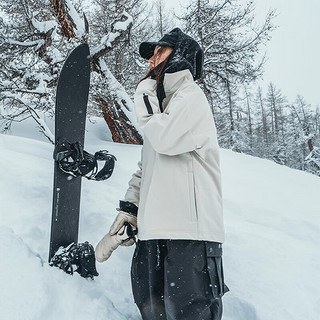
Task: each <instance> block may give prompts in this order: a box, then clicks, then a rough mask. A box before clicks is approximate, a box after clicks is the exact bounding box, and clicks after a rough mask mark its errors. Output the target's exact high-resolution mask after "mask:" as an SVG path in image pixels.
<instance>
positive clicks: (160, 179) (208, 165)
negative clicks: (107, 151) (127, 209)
mask: <svg viewBox="0 0 320 320" xmlns="http://www.w3.org/2000/svg"><path fill="white" fill-rule="evenodd" d="M155 85H156V81H155V80H152V79H146V80H143V81H142V82H141V83H140V84H139V85H138V87H137V89H136V93H135V97H134V100H135V110H136V115H137V119H138V124H139V127H140V128H141V130H142V131H143V133H144V144H143V147H142V156H141V161H140V162H139V164H138V165H139V170H138V171H137V172H136V173H135V174H133V176H132V179H131V180H130V181H129V188H128V190H127V192H126V195H125V199H124V201H129V202H131V203H134V204H135V205H136V206H138V238H139V239H140V240H150V239H188V240H206V241H215V242H220V243H223V242H224V239H225V233H224V226H223V216H222V196H221V179H220V168H219V147H218V142H217V135H216V128H215V124H214V120H213V116H212V113H211V110H210V107H209V104H208V102H207V99H206V97H205V95H204V93H203V92H202V90H201V89H200V88H199V87H198V85H197V84H196V83H195V82H194V81H193V77H192V75H191V73H190V71H189V70H182V71H178V72H175V73H168V74H165V78H164V89H165V92H166V98H165V100H164V102H163V107H164V112H163V113H161V112H160V110H159V103H158V98H157V95H156V90H155Z"/></svg>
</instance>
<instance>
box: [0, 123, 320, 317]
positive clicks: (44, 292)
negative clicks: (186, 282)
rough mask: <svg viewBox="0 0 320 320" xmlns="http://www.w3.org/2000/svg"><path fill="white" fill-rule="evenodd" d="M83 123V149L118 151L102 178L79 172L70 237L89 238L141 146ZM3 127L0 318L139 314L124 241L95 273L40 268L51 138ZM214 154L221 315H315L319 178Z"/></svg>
mask: <svg viewBox="0 0 320 320" xmlns="http://www.w3.org/2000/svg"><path fill="white" fill-rule="evenodd" d="M48 126H49V127H51V126H52V123H50V121H49V122H48ZM87 128H88V132H87V137H86V146H85V147H86V149H87V150H88V151H89V152H94V151H97V150H100V149H107V150H109V151H110V152H111V153H113V154H114V155H115V156H116V157H117V159H118V161H117V164H116V169H115V172H114V174H113V176H112V177H111V178H110V179H109V180H107V181H105V182H95V181H87V180H83V188H82V203H81V217H80V234H79V241H80V242H83V241H86V240H88V241H89V242H91V243H92V244H93V245H96V244H97V242H98V241H99V240H100V238H101V237H102V236H103V235H104V233H105V232H107V230H108V229H109V226H110V224H111V222H112V221H113V219H114V216H115V214H116V212H115V207H117V205H118V200H119V199H121V198H122V196H123V194H124V192H125V190H126V187H127V182H128V180H129V179H130V177H131V174H132V173H133V172H134V171H135V170H136V169H137V165H136V163H137V161H138V160H139V157H140V150H141V147H139V146H132V145H122V144H116V143H112V142H110V141H108V140H110V135H109V132H108V130H107V129H106V127H105V126H103V125H102V122H101V123H100V122H99V121H97V122H96V123H95V124H92V123H89V125H88V127H87ZM12 134H15V136H13V135H4V134H1V135H0V150H1V153H0V177H1V178H0V252H1V258H0V283H1V288H0V317H1V319H33V320H37V319H39V320H40V319H41V320H42V319H62V320H63V319H74V318H76V319H78V320H79V319H86V320H89V319H90V320H91V319H93V320H95V319H97V320H100V319H101V320H102V319H104V320H118V319H119V320H130V319H131V320H138V319H140V316H139V314H138V311H137V309H136V307H135V305H134V302H133V297H132V294H131V286H130V260H131V256H132V253H133V249H134V248H133V247H130V248H122V247H121V248H119V250H117V251H116V252H114V254H113V255H112V257H111V258H110V260H108V261H107V262H106V263H103V264H98V265H97V269H98V272H99V273H100V276H99V277H97V278H96V279H95V280H94V281H91V280H87V279H83V278H81V277H80V276H79V275H74V276H70V275H67V274H64V273H63V272H62V271H60V270H58V269H56V268H51V267H49V266H48V263H47V256H48V249H49V238H50V222H51V199H52V184H53V182H52V173H53V162H52V151H53V146H52V145H51V144H50V143H48V142H46V141H45V138H43V137H42V136H40V135H39V133H38V132H37V130H36V129H32V126H31V125H30V123H29V124H28V123H27V122H26V123H25V124H20V126H19V131H17V130H16V128H15V127H14V128H13V129H12ZM18 135H20V136H18ZM26 135H28V137H29V138H23V137H21V136H26ZM39 137H40V138H39ZM40 140H42V141H40ZM221 153H222V154H221V164H222V174H223V191H224V207H225V224H226V231H227V241H226V243H225V245H224V265H225V280H226V283H227V284H228V286H229V287H230V289H231V291H230V292H229V293H228V294H226V295H225V297H224V310H225V311H224V312H225V313H224V318H223V319H224V320H258V319H259V320H270V319H277V320H301V319H308V320H316V319H318V315H319V314H320V307H319V306H320V291H319V284H320V276H319V270H320V257H319V254H318V252H319V246H320V236H319V235H320V222H319V213H320V209H319V205H318V202H319V200H318V199H319V190H320V179H319V178H318V177H316V176H312V175H310V174H308V173H305V172H300V171H296V170H293V169H288V168H286V167H283V166H280V165H277V164H274V163H272V162H270V161H267V160H261V159H257V158H254V157H250V156H246V155H241V154H236V153H234V152H232V151H229V150H222V152H221Z"/></svg>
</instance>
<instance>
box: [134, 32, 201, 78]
mask: <svg viewBox="0 0 320 320" xmlns="http://www.w3.org/2000/svg"><path fill="white" fill-rule="evenodd" d="M157 45H160V46H169V47H172V48H173V52H172V54H171V55H170V58H169V60H168V62H167V65H166V67H165V68H164V70H163V73H173V72H177V71H181V70H184V69H189V70H190V72H191V74H192V76H193V79H194V80H197V79H200V78H201V76H202V73H203V51H202V49H201V47H200V45H199V44H198V42H197V41H195V40H194V39H193V38H191V37H190V36H188V35H187V34H185V33H184V32H182V31H181V29H179V28H175V29H173V30H171V31H170V32H169V33H166V34H165V35H164V36H163V37H162V38H161V39H160V40H159V41H158V42H142V43H141V45H140V47H139V53H140V55H141V56H142V57H143V58H145V59H150V58H151V57H152V56H153V52H154V49H155V47H156V46H157Z"/></svg>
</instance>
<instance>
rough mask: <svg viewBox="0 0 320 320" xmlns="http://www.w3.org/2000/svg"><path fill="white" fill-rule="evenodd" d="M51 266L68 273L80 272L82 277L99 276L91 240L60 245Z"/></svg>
mask: <svg viewBox="0 0 320 320" xmlns="http://www.w3.org/2000/svg"><path fill="white" fill-rule="evenodd" d="M49 264H50V266H55V267H58V268H59V269H62V270H63V271H64V272H66V273H68V274H74V273H75V272H78V273H79V274H80V275H81V277H84V278H91V279H92V280H93V277H94V276H98V275H99V273H98V272H97V269H96V261H95V256H94V249H93V247H92V245H91V244H90V243H89V242H87V241H86V242H84V243H77V244H75V243H71V244H70V245H69V246H67V247H65V248H64V247H60V248H59V249H58V251H57V252H56V253H55V255H54V256H53V257H52V259H51V261H50V263H49Z"/></svg>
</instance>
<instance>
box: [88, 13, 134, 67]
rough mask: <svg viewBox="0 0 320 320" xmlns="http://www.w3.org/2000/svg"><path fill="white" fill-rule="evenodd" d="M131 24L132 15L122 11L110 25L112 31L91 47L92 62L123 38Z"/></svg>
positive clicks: (95, 61)
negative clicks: (118, 17) (117, 18)
mask: <svg viewBox="0 0 320 320" xmlns="http://www.w3.org/2000/svg"><path fill="white" fill-rule="evenodd" d="M132 24H133V19H132V17H131V16H130V15H129V14H128V13H127V12H125V11H124V12H123V14H122V16H121V17H120V19H119V20H117V21H115V22H114V23H113V25H112V26H111V30H112V31H111V32H110V33H109V34H108V35H106V36H104V37H103V38H102V39H101V42H100V44H99V45H97V46H96V47H94V48H93V49H91V57H92V60H93V62H94V63H98V61H99V58H100V57H101V56H103V55H104V54H106V53H107V52H108V51H110V50H112V48H113V47H115V46H116V45H117V44H118V43H119V42H120V41H121V40H122V39H123V38H125V36H126V35H128V34H129V32H130V29H131V27H132ZM98 69H100V68H98ZM96 71H97V70H96Z"/></svg>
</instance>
